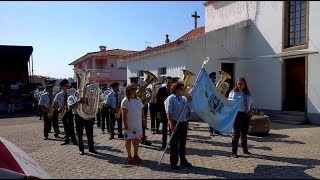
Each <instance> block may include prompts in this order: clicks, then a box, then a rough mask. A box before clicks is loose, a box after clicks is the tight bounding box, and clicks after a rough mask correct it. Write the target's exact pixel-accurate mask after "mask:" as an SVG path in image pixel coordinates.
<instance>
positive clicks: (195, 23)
mask: <svg viewBox="0 0 320 180" xmlns="http://www.w3.org/2000/svg"><path fill="white" fill-rule="evenodd" d="M191 17H193V18H194V29H197V20H198V18H200V16H198V14H197V11H195V12H194V14H192V16H191Z"/></svg>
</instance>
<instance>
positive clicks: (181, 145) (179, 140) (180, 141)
mask: <svg viewBox="0 0 320 180" xmlns="http://www.w3.org/2000/svg"><path fill="white" fill-rule="evenodd" d="M174 124H175V125H176V122H175V121H174ZM187 134H188V122H186V121H184V122H179V124H178V127H177V129H176V132H174V134H173V136H172V139H171V141H170V164H171V165H177V164H178V161H179V157H180V163H181V164H183V163H187V162H188V161H187V159H186V142H187Z"/></svg>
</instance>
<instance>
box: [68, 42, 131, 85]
mask: <svg viewBox="0 0 320 180" xmlns="http://www.w3.org/2000/svg"><path fill="white" fill-rule="evenodd" d="M99 48H100V51H98V52H91V53H87V54H86V55H84V56H82V57H81V58H79V59H77V60H75V61H73V62H72V63H70V64H69V65H73V66H74V68H78V69H84V70H85V69H87V70H89V69H90V73H89V74H88V83H99V84H100V85H110V84H112V83H113V82H119V83H121V84H125V83H126V81H127V71H126V68H121V67H118V66H117V62H118V61H120V59H121V57H122V56H125V55H129V54H132V53H134V52H135V51H128V50H122V49H111V50H107V49H106V46H100V47H99ZM74 79H75V81H77V76H76V75H75V78H74Z"/></svg>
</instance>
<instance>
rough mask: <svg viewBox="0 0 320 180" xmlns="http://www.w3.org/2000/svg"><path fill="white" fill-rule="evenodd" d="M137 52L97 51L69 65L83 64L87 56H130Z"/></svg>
mask: <svg viewBox="0 0 320 180" xmlns="http://www.w3.org/2000/svg"><path fill="white" fill-rule="evenodd" d="M135 52H137V51H130V50H123V49H111V50H106V51H97V52H90V53H87V54H86V55H84V56H82V57H81V58H79V59H77V60H75V61H73V62H72V63H70V64H69V65H74V64H76V63H78V62H81V61H82V60H83V58H84V57H85V56H119V57H122V56H127V55H130V54H133V53H135Z"/></svg>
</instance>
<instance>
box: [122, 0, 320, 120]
mask: <svg viewBox="0 0 320 180" xmlns="http://www.w3.org/2000/svg"><path fill="white" fill-rule="evenodd" d="M204 6H205V28H204V29H205V34H200V35H198V36H196V37H193V38H191V39H188V40H183V41H175V42H173V43H171V44H172V45H170V43H169V44H167V45H166V44H165V45H162V46H170V47H168V48H165V49H159V50H157V51H150V52H148V50H145V51H142V52H139V53H140V54H139V53H134V54H132V55H129V56H128V57H127V59H126V60H127V62H128V63H127V74H128V77H129V76H132V75H137V73H138V72H139V71H140V70H149V71H151V72H152V73H154V74H156V75H161V74H166V75H170V76H179V77H180V78H182V72H181V70H180V69H182V68H185V69H188V70H191V71H192V72H193V73H195V74H197V73H198V72H199V70H200V68H201V64H202V62H203V60H204V58H205V57H206V56H209V57H210V62H209V64H207V65H206V66H205V68H206V69H207V71H208V72H209V73H210V72H211V71H216V72H217V71H218V70H220V69H222V70H224V71H227V72H228V73H230V74H231V76H232V77H233V78H232V80H231V81H229V83H230V84H231V85H233V84H234V83H235V81H236V79H237V78H239V77H241V76H243V77H245V78H246V79H247V82H248V85H249V88H250V90H251V92H252V96H253V99H254V107H255V108H259V109H262V110H264V111H265V112H266V113H267V114H269V115H270V116H271V117H281V116H282V114H289V115H292V114H294V115H299V116H305V117H307V119H308V120H309V122H310V123H312V124H320V81H319V80H317V79H316V78H317V77H320V72H319V71H317V70H318V69H320V55H319V49H320V34H319V33H318V32H320V31H319V30H320V27H319V26H317V19H320V12H319V11H317V10H318V9H319V8H320V2H316V1H270V2H267V1H264V2H261V1H229V2H227V1H207V2H206V3H205V4H204ZM173 44H176V45H174V46H173ZM161 68H163V69H161ZM164 68H165V69H166V70H164ZM195 79H196V77H193V78H192V79H191V81H190V82H191V83H193V82H194V81H195ZM276 115H277V116H276ZM304 119H306V118H302V120H304ZM287 120H289V121H292V122H295V123H299V122H298V121H300V120H301V119H297V118H295V117H291V118H287Z"/></svg>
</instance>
